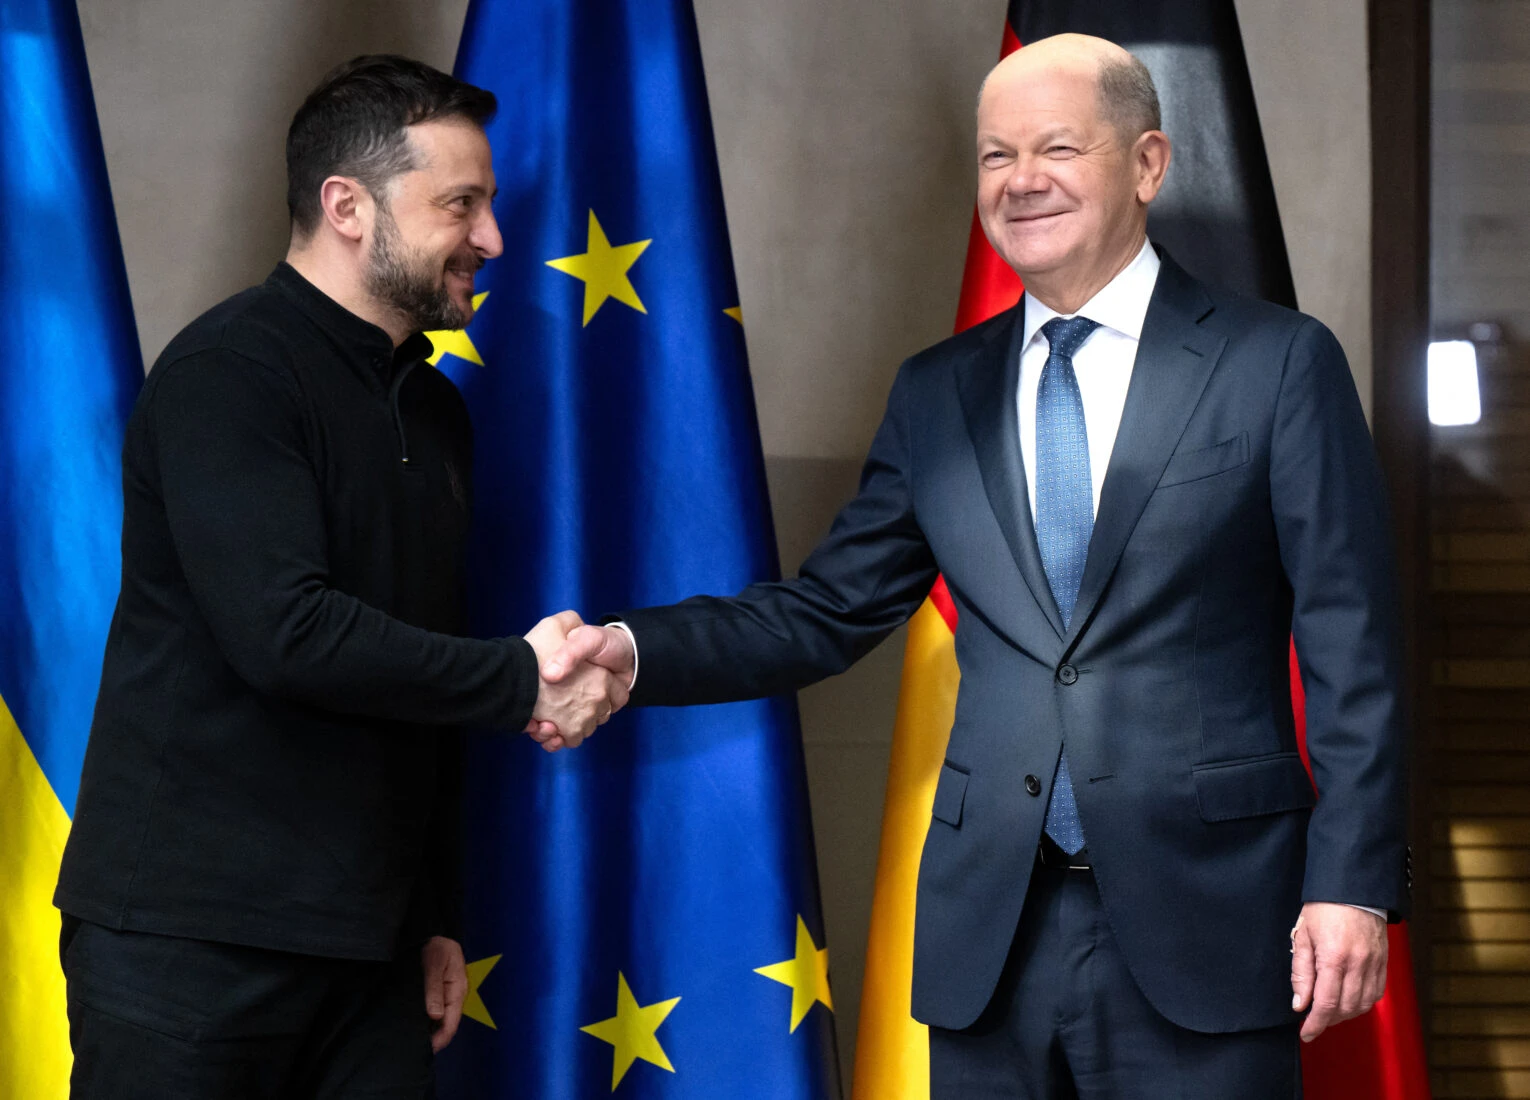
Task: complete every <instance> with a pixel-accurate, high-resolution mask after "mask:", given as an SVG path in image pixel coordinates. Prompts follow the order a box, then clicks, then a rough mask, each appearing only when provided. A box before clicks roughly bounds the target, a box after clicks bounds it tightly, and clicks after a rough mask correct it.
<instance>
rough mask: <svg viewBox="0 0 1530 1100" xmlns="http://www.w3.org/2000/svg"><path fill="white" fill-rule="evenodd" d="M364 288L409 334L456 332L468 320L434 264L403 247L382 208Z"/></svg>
mask: <svg viewBox="0 0 1530 1100" xmlns="http://www.w3.org/2000/svg"><path fill="white" fill-rule="evenodd" d="M366 285H367V291H368V293H370V294H371V295H372V296H373V297H374V298H376V299H377V301H379V302H381V303H382V304H383V305H384V306H386V307H387V308H388V309H391V310H392V311H393V312H395V313H396V314H398V316H399V317H400V318H401V319H402V320H403V321H404V322H405V323H406V326H407V327H408V328H409V330H410V331H411V332H435V331H437V330H441V329H460V328H464V327H466V325H467V323H468V321H469V320H471V315H470V314H469V313H468V312H467V311H465V310H464V309H463V308H462V307H461V306H459V305H458V304H457V303H456V302H454V301H453V300H452V296H451V293H450V292H449V291H448V290H447V289H446V284H445V281H444V279H443V277H442V272H441V269H440V267H438V266H436V262H435V261H432V260H431V259H430V258H429V257H427V256H425V255H423V254H421V253H419V252H414V251H411V250H410V249H409V248H408V247H406V246H405V244H404V242H403V239H402V238H401V237H400V235H399V231H398V223H397V222H395V221H394V220H393V215H392V214H390V213H389V212H388V210H387V209H386V208H385V207H379V208H378V211H377V226H376V231H375V232H374V233H373V235H372V251H371V253H370V255H369V256H368V257H367V272H366Z"/></svg>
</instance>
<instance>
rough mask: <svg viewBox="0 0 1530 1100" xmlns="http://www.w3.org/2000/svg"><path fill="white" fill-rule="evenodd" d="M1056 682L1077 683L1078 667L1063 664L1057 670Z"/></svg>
mask: <svg viewBox="0 0 1530 1100" xmlns="http://www.w3.org/2000/svg"><path fill="white" fill-rule="evenodd" d="M1057 682H1058V683H1060V684H1076V683H1078V669H1076V668H1074V667H1073V666H1072V665H1063V666H1062V668H1060V669H1058V670H1057Z"/></svg>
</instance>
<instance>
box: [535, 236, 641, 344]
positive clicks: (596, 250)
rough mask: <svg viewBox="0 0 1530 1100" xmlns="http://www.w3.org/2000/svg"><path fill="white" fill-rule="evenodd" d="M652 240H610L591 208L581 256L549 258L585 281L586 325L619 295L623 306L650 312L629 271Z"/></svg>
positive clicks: (554, 265)
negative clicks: (616, 242)
mask: <svg viewBox="0 0 1530 1100" xmlns="http://www.w3.org/2000/svg"><path fill="white" fill-rule="evenodd" d="M651 244H653V241H652V240H647V241H636V242H634V243H633V244H623V245H616V246H614V247H613V246H612V244H611V242H610V241H609V240H607V239H606V231H605V230H604V229H602V228H601V227H600V219H599V218H597V217H596V216H595V211H593V210H591V211H590V226H589V233H588V240H587V243H586V244H585V249H584V251H583V252H582V253H580V254H579V255H577V256H564V257H562V258H561V259H557V260H548V261H547V266H548V267H550V268H553V269H554V270H556V271H561V272H563V273H564V274H565V275H572V276H573V277H574V278H576V279H579V280H581V281H583V283H584V324H585V325H588V324H589V323H590V319H591V318H592V317H594V316H595V314H596V313H598V312H599V311H600V307H601V306H603V305H605V304H606V299H607V298H615V299H616V300H617V301H618V302H621V303H622V304H623V305H628V306H631V307H632V308H633V309H635V310H637V311H638V312H639V313H647V312H648V310H647V309H646V308H645V307H644V305H643V301H642V299H641V298H639V297H638V293H637V291H636V290H635V289H633V286H632V279H631V278H630V277H629V276H628V275H627V272H629V271H630V270H632V265H633V264H635V263H637V261H638V257H639V256H641V255H642V254H643V253H644V252H645V251H647V249H648V246H649V245H651Z"/></svg>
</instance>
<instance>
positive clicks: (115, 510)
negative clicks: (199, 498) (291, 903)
mask: <svg viewBox="0 0 1530 1100" xmlns="http://www.w3.org/2000/svg"><path fill="white" fill-rule="evenodd" d="M0 149H4V150H5V155H4V156H3V157H0V332H3V333H4V334H5V339H6V344H7V354H6V356H5V359H4V361H3V362H0V883H4V884H5V888H4V894H3V901H0V1096H4V1097H18V1098H21V1097H25V1098H26V1100H48V1098H52V1097H63V1096H65V1095H66V1094H67V1092H68V1084H69V1067H70V1054H69V1032H68V1025H67V1022H66V1020H65V1017H64V979H63V974H62V973H61V971H60V969H59V962H58V932H59V916H58V911H57V910H56V909H54V908H53V903H52V897H53V888H54V886H55V885H56V883H57V880H58V865H59V859H60V857H61V856H62V855H63V851H64V839H65V837H66V836H67V835H68V832H69V819H70V815H71V814H72V813H73V811H74V799H75V793H76V791H77V789H78V787H79V781H80V764H81V762H82V760H83V759H84V755H85V739H86V735H87V734H88V733H89V730H90V716H91V708H92V706H93V705H94V703H95V698H96V688H97V685H98V683H99V681H100V677H101V653H102V647H103V645H104V644H105V641H106V630H107V625H108V623H109V622H110V620H111V613H112V606H113V604H114V603H115V601H116V595H117V586H118V579H119V573H120V564H119V556H118V555H119V550H118V538H119V534H120V531H121V523H122V486H121V472H120V452H121V448H122V431H123V425H124V424H125V423H126V421H127V415H128V411H129V409H130V408H131V406H132V402H133V397H134V395H135V394H136V393H137V390H138V386H139V385H140V383H141V382H142V379H143V367H142V360H141V359H140V357H139V351H138V337H137V335H136V333H135V332H134V328H133V317H132V306H131V304H130V303H129V300H128V290H127V275H126V272H125V271H124V269H123V266H122V251H121V248H120V247H119V245H118V242H117V226H116V222H115V220H114V217H113V214H112V201H111V193H110V191H109V189H108V187H107V181H106V161H105V157H104V156H103V154H102V150H101V136H100V133H99V131H98V130H97V128H96V112H95V104H94V101H93V100H92V99H91V93H90V78H89V74H88V73H87V72H86V68H85V46H84V43H83V41H82V40H81V37H80V23H79V18H78V16H77V14H76V12H75V7H74V4H73V3H72V2H71V0H4V3H3V4H0Z"/></svg>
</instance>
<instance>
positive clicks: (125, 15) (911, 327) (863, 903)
mask: <svg viewBox="0 0 1530 1100" xmlns="http://www.w3.org/2000/svg"><path fill="white" fill-rule="evenodd" d="M1005 7H1006V5H1005V3H1004V0H878V2H877V3H859V4H824V3H822V2H821V0H774V2H772V3H768V4H762V3H758V2H757V0H696V8H697V17H698V22H699V24H700V28H701V36H702V46H703V51H704V54H705V57H706V65H707V74H708V80H709V85H710V91H711V96H712V113H713V118H714V120H715V124H716V130H717V139H718V149H719V157H720V160H721V165H722V174H723V182H724V188H725V193H726V197H727V202H728V212H729V221H730V227H731V231H732V236H733V245H734V259H735V264H736V266H737V269H738V278H739V284H740V296H741V300H742V303H743V308H744V313H745V318H746V321H747V326H746V327H747V333H748V340H749V349H750V355H751V361H752V366H753V372H754V380H755V392H756V395H757V398H758V401H759V409H760V424H761V432H762V434H763V437H764V444H765V452H766V456H767V465H768V469H769V473H770V480H771V495H772V500H773V503H774V505H775V510H776V523H777V528H778V534H779V538H780V542H781V548H782V561H783V564H784V565H785V566H786V567H787V568H788V569H792V568H794V567H795V566H796V564H797V563H799V562H800V561H801V560H802V558H803V556H804V555H805V554H806V553H807V551H808V549H809V548H810V547H811V546H812V544H813V542H814V540H815V539H816V538H817V537H818V536H819V534H820V533H821V532H822V531H823V530H824V529H825V527H826V526H827V524H828V521H829V519H830V518H831V516H832V515H833V512H834V510H835V508H836V507H837V506H838V504H839V503H841V502H842V501H843V500H844V499H845V498H846V497H847V496H848V495H849V494H850V492H851V491H853V489H854V485H855V479H856V474H857V469H858V466H859V462H860V458H861V456H862V455H863V454H864V452H865V449H866V446H867V444H868V443H869V441H870V438H871V434H872V431H873V430H874V428H875V425H876V422H877V419H878V418H879V416H880V413H881V407H882V403H883V400H884V398H885V395H886V390H887V387H888V385H889V384H890V382H891V379H892V375H893V372H894V370H895V369H896V367H897V364H898V362H899V361H900V360H901V359H902V358H903V357H904V356H905V355H907V354H908V353H910V352H911V351H914V350H916V349H918V348H920V347H922V346H924V345H926V344H929V343H932V342H934V341H935V340H938V339H940V338H942V337H943V336H945V335H947V334H948V333H949V332H950V328H951V323H952V319H953V317H954V313H955V306H956V297H957V289H958V284H959V281H960V272H961V263H962V256H963V251H964V249H965V245H966V233H967V226H968V219H969V218H970V216H971V202H972V183H971V165H970V156H969V152H968V144H969V141H970V138H971V134H970V126H971V113H972V105H973V96H974V93H975V91H976V87H977V83H978V81H979V79H980V78H981V76H982V74H983V72H984V71H985V70H986V69H987V67H988V66H989V65H990V64H991V63H992V62H993V61H994V60H995V59H996V58H997V54H998V45H999V35H1000V31H1001V28H1002V23H1003V18H1004V10H1005ZM1239 7H1240V11H1241V12H1242V15H1243V19H1244V22H1245V32H1246V37H1247V38H1248V39H1249V42H1250V62H1251V68H1252V70H1253V76H1254V85H1255V90H1256V94H1257V95H1258V96H1259V99H1260V108H1261V113H1262V115H1263V118H1264V125H1265V136H1266V141H1267V143H1268V145H1269V148H1270V150H1271V155H1272V161H1273V167H1274V175H1275V185H1276V192H1277V197H1278V199H1279V202H1280V204H1281V209H1282V214H1283V218H1284V222H1285V227H1286V234H1287V238H1288V242H1289V244H1290V249H1291V257H1292V265H1293V268H1294V269H1295V274H1296V283H1297V291H1298V295H1299V296H1300V298H1301V301H1302V304H1303V306H1304V308H1306V309H1308V310H1309V311H1311V312H1314V313H1316V314H1317V315H1318V316H1319V317H1321V318H1323V319H1324V320H1326V321H1328V322H1329V324H1330V325H1332V326H1333V327H1334V328H1335V330H1336V331H1337V332H1338V333H1339V335H1340V338H1341V339H1342V341H1343V342H1344V344H1345V347H1346V348H1347V349H1348V350H1349V351H1350V354H1351V357H1352V359H1353V360H1354V361H1355V366H1356V374H1357V377H1359V378H1360V379H1361V381H1362V390H1363V391H1365V396H1366V399H1367V401H1368V400H1369V392H1368V391H1369V384H1368V379H1369V377H1370V370H1369V339H1368V333H1369V314H1368V309H1367V304H1368V300H1369V299H1368V288H1369V267H1368V263H1369V238H1368V230H1369V195H1368V192H1367V191H1366V187H1365V183H1366V181H1367V180H1368V179H1369V174H1368V173H1369V169H1368V160H1367V157H1368V154H1367V148H1368V145H1367V143H1368V137H1367V135H1368V122H1367V118H1366V99H1365V83H1364V81H1365V63H1364V26H1363V18H1364V3H1363V0H1283V2H1282V3H1281V4H1278V5H1275V4H1263V5H1258V4H1253V3H1249V2H1245V3H1240V5H1239ZM465 8H466V2H465V0H438V2H437V3H435V4H420V3H418V2H416V0H370V2H365V0H263V2H262V3H259V4H250V3H242V2H240V0H133V2H132V3H130V4H123V3H120V2H116V0H80V12H81V16H82V20H83V23H84V29H85V40H86V49H87V53H88V55H89V59H90V65H91V73H92V79H93V82H94V85H95V92H96V100H97V107H98V111H99V114H100V118H101V128H102V134H103V138H104V140H105V144H106V151H107V162H108V167H109V169H110V172H111V179H112V186H113V190H114V193H115V197H116V203H117V214H118V222H119V225H120V227H121V231H122V239H123V248H124V252H125V254H126V257H127V264H128V275H129V280H130V282H131V284H132V291H133V299H134V305H135V308H136V311H137V316H138V324H139V331H140V335H141V339H142V343H143V349H144V354H145V358H146V360H152V359H153V357H154V356H155V355H157V354H158V352H159V350H160V349H161V348H162V347H163V346H164V344H165V343H166V342H167V341H168V340H169V338H170V337H171V336H172V335H174V333H175V331H176V330H177V329H178V328H179V327H180V326H181V325H183V324H184V323H185V322H186V321H188V320H189V319H190V318H192V317H193V316H195V315H196V314H197V313H198V312H200V311H201V310H202V309H204V308H206V307H207V306H209V305H211V304H213V303H214V302H216V301H218V300H219V299H221V298H223V297H225V296H226V295H228V294H230V293H232V292H233V291H235V290H238V289H240V288H241V287H243V286H246V285H248V284H250V283H252V282H255V281H258V280H259V279H260V278H262V277H263V276H264V274H265V273H266V271H267V270H268V269H269V268H270V266H271V265H272V263H274V262H275V260H276V259H277V258H279V256H280V255H281V252H282V248H283V245H284V243H285V222H284V217H285V211H284V206H283V201H282V196H283V190H284V182H283V170H282V138H283V134H284V133H285V129H286V124H287V120H288V118H289V117H290V115H291V113H292V111H293V109H294V108H295V107H296V106H297V104H298V102H299V101H300V99H301V97H302V95H303V94H304V92H305V91H306V90H307V88H308V87H309V86H311V85H312V84H313V83H314V81H316V80H317V78H318V77H319V76H320V75H321V74H322V73H323V72H324V70H325V69H327V68H328V67H329V66H330V65H332V64H334V63H336V62H338V61H341V60H343V59H345V58H346V57H349V56H351V55H353V54H356V53H360V52H363V51H375V50H394V51H399V52H404V53H411V54H413V55H415V56H418V57H421V58H423V59H424V60H427V61H430V62H432V63H433V64H436V65H439V66H442V67H450V65H451V63H452V60H453V57H454V54H455V50H456V41H457V36H458V33H459V31H460V28H461V24H462V15H463V11H464V10H465ZM901 653H902V636H901V632H900V633H899V634H898V635H895V636H894V637H893V638H892V639H891V640H889V642H887V643H886V644H884V645H883V646H882V647H881V648H880V649H879V650H877V652H876V653H874V654H873V655H872V656H871V657H869V658H867V659H866V660H865V661H864V662H862V663H861V665H859V666H857V667H856V668H855V669H854V670H852V671H851V672H850V673H848V674H847V675H845V676H843V677H841V678H839V679H838V680H836V681H833V682H830V683H827V684H823V685H819V686H818V687H815V688H812V689H810V690H808V691H805V692H803V693H802V710H803V719H804V736H805V739H806V743H807V758H808V769H809V781H810V785H811V788H812V795H813V812H814V818H815V823H816V827H817V833H818V845H819V859H820V868H821V872H822V879H823V893H824V905H825V910H826V920H827V924H828V930H829V939H830V943H831V946H832V958H833V960H834V963H833V973H834V983H835V1004H836V1009H837V1012H836V1019H837V1022H838V1026H839V1035H840V1052H841V1058H842V1061H843V1063H844V1065H845V1066H846V1067H848V1066H849V1065H850V1064H851V1062H852V1060H853V1057H854V1036H855V1031H854V1028H855V1022H856V1019H857V1014H858V1006H859V995H860V979H861V954H862V950H863V947H864V943H865V936H866V927H867V923H868V919H869V906H870V888H871V879H872V874H873V870H874V864H875V859H876V843H877V830H878V823H879V815H880V810H881V800H882V786H883V783H884V780H885V775H886V766H887V753H888V744H889V738H890V734H891V729H892V715H893V710H894V707H895V704H896V689H897V674H898V668H899V664H900V660H901ZM847 1075H848V1071H847Z"/></svg>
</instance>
